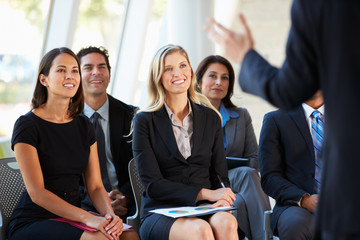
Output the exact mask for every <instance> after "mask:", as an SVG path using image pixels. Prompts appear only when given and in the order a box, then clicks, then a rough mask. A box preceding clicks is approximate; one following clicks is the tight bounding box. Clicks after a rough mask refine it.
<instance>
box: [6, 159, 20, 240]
mask: <svg viewBox="0 0 360 240" xmlns="http://www.w3.org/2000/svg"><path fill="white" fill-rule="evenodd" d="M24 190H25V185H24V181H23V179H22V176H21V173H20V169H19V166H18V165H17V162H16V159H15V158H14V157H11V158H2V159H0V213H1V214H0V217H1V218H0V240H5V236H6V231H7V225H8V223H9V221H10V217H11V215H12V213H13V211H14V209H15V207H16V205H17V204H18V202H19V199H20V196H21V194H22V192H23V191H24Z"/></svg>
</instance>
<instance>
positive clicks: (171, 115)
mask: <svg viewBox="0 0 360 240" xmlns="http://www.w3.org/2000/svg"><path fill="white" fill-rule="evenodd" d="M164 105H165V109H166V111H167V113H168V115H169V118H170V120H171V122H172V123H174V121H176V122H177V120H176V119H175V117H174V113H173V112H172V111H171V109H170V108H169V107H168V105H166V102H164ZM188 105H189V113H188V114H187V115H186V116H185V118H186V117H188V116H189V117H192V108H191V104H190V101H188ZM185 118H184V119H185Z"/></svg>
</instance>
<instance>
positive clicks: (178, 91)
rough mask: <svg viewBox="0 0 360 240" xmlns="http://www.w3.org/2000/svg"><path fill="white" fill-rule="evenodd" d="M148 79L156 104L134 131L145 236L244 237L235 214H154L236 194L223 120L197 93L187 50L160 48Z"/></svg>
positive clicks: (225, 200) (228, 200)
mask: <svg viewBox="0 0 360 240" xmlns="http://www.w3.org/2000/svg"><path fill="white" fill-rule="evenodd" d="M148 81H149V92H150V98H151V103H150V106H149V107H148V108H147V109H145V110H144V111H142V112H140V113H137V114H136V116H135V118H134V129H133V130H134V132H133V153H134V158H135V161H136V165H137V168H138V171H139V174H140V178H141V180H142V182H143V184H144V186H145V192H144V195H143V205H142V209H141V218H142V219H141V226H140V237H141V239H157V240H159V239H171V240H172V239H227V240H229V239H238V236H237V221H236V219H235V217H234V216H233V215H232V214H231V213H229V212H218V213H215V214H213V215H208V216H204V217H189V218H177V219H173V218H169V217H166V216H163V215H159V214H155V213H151V212H149V211H150V210H153V209H156V208H166V207H176V206H185V205H190V206H196V205H197V204H199V203H201V202H203V201H206V202H212V203H213V207H217V206H230V205H232V204H233V202H234V201H235V194H234V193H233V192H232V191H231V189H230V188H229V186H230V185H229V179H228V177H227V166H226V160H225V151H224V145H223V144H224V143H223V138H222V129H221V118H220V117H219V115H218V114H217V112H216V110H213V109H211V108H210V107H206V106H203V105H207V106H211V104H210V102H209V101H208V100H207V99H206V98H205V97H204V96H203V95H201V94H199V93H197V92H195V90H194V84H195V74H194V72H193V70H192V68H191V65H190V62H189V58H188V55H187V53H186V51H185V50H184V49H183V48H182V47H180V46H175V45H166V46H164V47H162V48H161V49H160V50H158V52H157V53H156V55H155V57H154V58H153V61H152V65H151V69H150V75H149V80H148ZM218 176H219V177H220V179H221V180H222V181H223V182H224V184H225V186H227V187H226V188H222V187H221V182H220V181H219V179H218ZM185 233H186V234H185Z"/></svg>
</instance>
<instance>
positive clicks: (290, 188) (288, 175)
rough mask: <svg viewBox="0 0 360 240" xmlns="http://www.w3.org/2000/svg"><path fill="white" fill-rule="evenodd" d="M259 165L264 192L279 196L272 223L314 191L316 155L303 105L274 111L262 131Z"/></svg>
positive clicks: (273, 196) (275, 196) (266, 119)
mask: <svg viewBox="0 0 360 240" xmlns="http://www.w3.org/2000/svg"><path fill="white" fill-rule="evenodd" d="M259 166H260V172H261V185H262V187H263V189H264V192H265V193H266V194H267V195H269V196H271V197H272V198H274V199H275V200H276V205H275V207H274V209H273V216H272V217H271V227H272V230H273V232H274V233H276V231H275V229H276V225H277V222H278V220H279V217H280V215H281V213H282V212H283V211H284V210H285V209H287V208H288V207H290V206H293V205H297V203H296V202H297V201H299V200H300V199H301V197H302V196H303V195H304V194H305V193H309V194H314V193H315V191H314V186H315V185H314V184H315V183H314V173H315V156H314V147H313V143H312V138H311V134H310V130H309V126H308V124H307V122H306V118H305V114H304V110H303V108H302V107H301V106H300V107H297V108H295V109H294V110H291V111H288V112H285V111H282V110H278V111H274V112H270V113H268V114H266V115H265V116H264V122H263V126H262V129H261V134H260V144H259Z"/></svg>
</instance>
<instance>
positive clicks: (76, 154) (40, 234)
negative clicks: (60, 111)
mask: <svg viewBox="0 0 360 240" xmlns="http://www.w3.org/2000/svg"><path fill="white" fill-rule="evenodd" d="M95 141H96V139H95V134H94V129H93V125H92V124H91V122H90V121H89V119H88V118H87V117H86V116H84V115H80V116H78V117H76V118H74V119H73V120H72V121H71V122H68V123H63V124H57V123H53V122H49V121H46V120H44V119H42V118H40V117H38V116H36V115H35V114H34V113H32V112H31V111H30V112H28V113H27V114H25V115H24V116H21V117H20V118H19V119H18V120H17V121H16V123H15V126H14V130H13V135H12V139H11V147H12V148H14V145H15V144H16V143H26V144H30V145H32V146H34V147H35V148H36V149H37V152H38V156H39V161H40V165H41V170H42V173H43V177H44V184H45V188H46V189H48V190H49V191H51V192H53V193H54V194H56V195H57V196H59V197H61V198H62V199H64V200H65V201H67V202H69V203H70V204H73V205H75V206H77V207H80V192H79V181H80V179H81V178H82V174H83V172H84V170H85V168H86V167H87V164H88V160H89V154H90V146H91V145H92V144H94V143H95ZM56 217H59V216H57V215H54V214H53V213H51V212H49V211H47V210H45V209H44V208H42V207H40V206H38V205H36V204H35V203H33V202H32V201H31V198H30V196H29V194H28V193H27V192H26V191H25V192H24V193H23V194H22V196H21V198H20V201H19V203H18V205H17V207H16V209H15V210H14V213H13V215H12V218H11V221H10V223H9V228H8V238H9V240H11V239H37V240H39V239H80V236H81V235H82V233H83V230H81V229H78V228H76V227H74V226H71V225H70V224H67V223H63V222H57V221H51V220H48V219H49V218H56Z"/></svg>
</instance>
